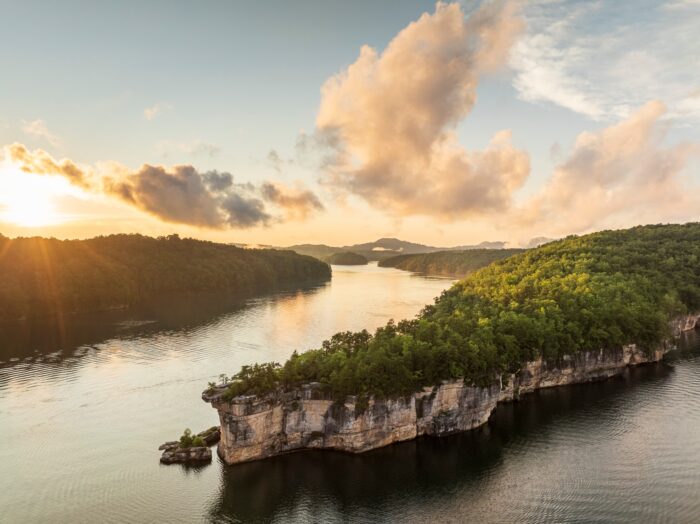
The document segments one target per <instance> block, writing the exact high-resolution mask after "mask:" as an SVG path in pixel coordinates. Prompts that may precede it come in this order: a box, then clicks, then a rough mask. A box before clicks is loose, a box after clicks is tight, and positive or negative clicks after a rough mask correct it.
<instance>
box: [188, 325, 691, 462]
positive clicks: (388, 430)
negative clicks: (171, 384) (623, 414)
mask: <svg viewBox="0 0 700 524" xmlns="http://www.w3.org/2000/svg"><path fill="white" fill-rule="evenodd" d="M699 323H700V315H688V316H684V317H681V318H678V319H675V320H674V321H672V322H671V330H672V333H673V336H674V337H678V336H680V334H681V332H683V331H689V330H692V329H695V328H696V327H697V326H698V324H699ZM671 349H673V345H672V343H671V342H670V341H667V342H664V343H663V344H661V345H660V346H659V347H658V348H656V349H655V350H653V351H650V352H645V351H642V350H641V348H639V347H637V346H636V345H635V344H631V345H628V346H624V347H622V348H618V349H610V350H599V351H589V352H581V353H577V354H574V355H569V356H566V357H563V358H562V359H560V360H558V361H556V362H547V361H543V360H542V359H539V360H536V361H533V362H528V363H527V364H526V365H524V366H523V367H522V369H521V370H520V371H519V372H518V373H514V374H512V375H509V376H504V377H498V379H497V380H494V383H493V384H491V385H490V386H487V387H475V386H468V385H465V384H464V382H463V381H462V380H454V381H445V382H443V383H442V384H441V385H439V386H434V387H426V388H424V389H423V390H422V391H419V392H417V393H414V394H412V395H409V396H406V397H403V398H395V399H382V400H378V399H377V400H375V399H370V400H369V403H366V404H365V405H364V406H362V405H358V404H357V402H356V401H357V398H356V397H352V396H351V397H348V398H347V399H346V400H345V402H344V403H339V402H336V401H334V400H332V399H330V398H327V397H325V396H324V394H323V392H322V391H321V387H320V385H319V384H308V385H305V386H304V387H302V388H299V389H298V390H293V391H278V392H275V393H272V394H269V395H266V396H264V397H257V396H253V395H251V396H242V397H236V398H234V399H231V400H225V399H224V398H223V395H224V393H225V391H226V387H225V386H222V387H217V388H212V389H210V390H207V391H205V392H204V393H203V394H202V398H203V400H205V401H206V402H208V403H211V405H212V406H213V407H214V408H215V409H217V410H218V412H219V419H220V423H221V441H220V443H219V446H218V454H219V456H220V457H221V458H222V460H224V462H226V463H227V464H236V463H239V462H247V461H251V460H258V459H262V458H266V457H271V456H274V455H278V454H281V453H286V452H290V451H296V450H303V449H335V450H341V451H347V452H352V453H359V452H364V451H368V450H371V449H375V448H379V447H383V446H386V445H389V444H392V443H394V442H401V441H405V440H411V439H414V438H416V437H418V436H420V435H433V436H441V435H449V434H451V433H456V432H460V431H467V430H470V429H474V428H477V427H479V426H481V425H482V424H484V423H486V421H487V420H488V419H489V417H490V415H491V412H492V411H493V410H494V409H495V408H496V406H497V405H498V403H499V402H508V401H512V400H516V399H518V398H519V397H520V396H521V395H524V394H527V393H531V392H533V391H536V390H538V389H542V388H548V387H554V386H562V385H568V384H578V383H583V382H591V381H596V380H604V379H606V378H609V377H613V376H616V375H620V374H622V373H623V372H624V371H625V369H627V367H628V366H635V365H639V364H645V363H652V362H658V361H660V360H661V359H663V357H664V356H665V355H666V353H668V352H669V351H670V350H671Z"/></svg>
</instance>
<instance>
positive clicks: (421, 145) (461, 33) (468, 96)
mask: <svg viewBox="0 0 700 524" xmlns="http://www.w3.org/2000/svg"><path fill="white" fill-rule="evenodd" d="M521 25H522V24H521V21H520V18H519V16H518V13H517V9H516V4H515V3H514V2H507V1H496V2H487V3H485V4H484V5H483V6H482V7H481V8H480V9H479V10H477V11H476V12H475V13H473V14H472V15H471V16H470V17H468V18H465V15H464V13H463V11H462V9H461V7H460V5H459V4H444V3H438V4H437V7H436V10H435V12H434V13H433V14H428V13H426V14H423V15H422V16H421V17H420V19H419V20H417V21H416V22H413V23H411V24H409V25H408V26H407V27H406V28H404V29H403V30H402V31H401V32H399V33H398V34H397V35H396V37H394V39H393V40H392V41H391V42H390V43H389V45H388V46H387V48H386V49H385V50H384V51H383V52H382V53H378V52H377V51H375V50H374V49H372V48H370V47H368V46H364V47H363V48H362V49H361V51H360V56H359V57H358V59H357V60H356V61H355V62H354V63H353V64H351V65H350V66H349V67H348V68H347V69H345V70H344V71H343V72H341V73H340V74H338V75H336V76H334V77H332V78H330V79H329V80H328V81H327V82H326V83H325V84H324V85H323V87H322V90H321V94H322V99H321V106H320V109H319V113H318V116H317V120H316V126H317V135H318V137H319V138H318V140H320V141H323V142H324V143H325V145H326V146H327V147H329V148H330V149H331V150H332V151H333V152H334V156H333V157H331V158H330V159H328V160H327V161H326V166H325V167H326V170H327V173H328V176H327V181H329V182H330V183H331V184H333V185H335V186H336V187H340V188H342V189H344V190H347V191H350V192H352V193H354V194H357V195H359V196H361V197H362V198H364V199H365V200H367V201H368V202H369V203H370V204H372V205H374V206H376V207H378V208H380V209H384V210H388V211H391V212H393V213H395V214H398V215H421V214H422V215H430V216H436V217H440V218H446V219H451V218H457V217H466V216H472V215H476V214H483V213H486V212H492V211H495V210H503V209H506V208H507V207H508V206H509V204H510V201H511V195H512V193H513V191H515V190H516V189H518V188H519V187H520V186H521V185H522V184H523V182H524V181H525V179H526V178H527V175H528V173H529V157H528V155H527V154H526V153H525V152H523V151H519V150H517V149H516V148H514V147H513V146H512V145H511V142H510V133H509V132H507V131H504V132H500V133H498V134H497V135H496V136H494V137H493V139H492V140H491V143H490V145H489V147H488V148H487V149H486V150H485V151H481V152H470V151H467V150H466V149H465V148H464V147H462V146H461V145H460V143H459V141H458V139H457V136H456V127H457V125H458V124H459V122H460V121H461V120H462V119H464V118H465V117H466V116H467V115H468V113H469V112H470V111H471V109H472V107H473V105H474V101H475V98H476V87H477V84H478V80H479V77H480V75H481V74H482V73H484V72H485V71H488V70H492V69H494V68H496V67H498V66H499V65H501V64H502V63H503V62H504V61H505V60H506V57H507V55H508V51H509V49H510V47H511V45H512V43H513V41H514V39H515V38H516V36H517V35H518V33H519V31H520V29H521Z"/></svg>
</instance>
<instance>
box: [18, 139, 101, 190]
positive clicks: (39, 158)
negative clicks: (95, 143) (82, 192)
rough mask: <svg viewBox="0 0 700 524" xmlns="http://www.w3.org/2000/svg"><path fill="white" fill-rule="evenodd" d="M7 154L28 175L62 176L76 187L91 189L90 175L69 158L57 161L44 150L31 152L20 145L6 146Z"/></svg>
mask: <svg viewBox="0 0 700 524" xmlns="http://www.w3.org/2000/svg"><path fill="white" fill-rule="evenodd" d="M5 154H6V155H7V157H8V158H10V159H11V160H13V161H14V162H16V163H18V164H19V166H20V169H21V170H22V171H24V172H26V173H36V174H38V175H62V176H64V177H66V178H67V179H68V180H69V181H70V182H71V183H72V184H74V185H76V186H79V187H82V188H84V189H85V188H89V187H90V180H89V178H90V177H89V174H88V173H87V172H86V171H85V170H84V169H83V168H81V167H80V166H78V165H77V164H75V163H74V162H73V161H72V160H69V159H67V158H64V159H62V160H55V159H54V158H53V157H52V156H51V155H49V154H48V153H47V152H46V151H44V150H42V149H36V150H35V151H29V150H28V149H27V148H26V146H24V145H23V144H18V143H15V144H11V145H9V146H6V147H5Z"/></svg>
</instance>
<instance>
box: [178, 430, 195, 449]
mask: <svg viewBox="0 0 700 524" xmlns="http://www.w3.org/2000/svg"><path fill="white" fill-rule="evenodd" d="M195 438H197V437H195ZM193 440H194V439H193V438H192V430H191V429H190V428H186V429H185V431H183V432H182V436H181V437H180V447H181V448H191V447H192V442H193Z"/></svg>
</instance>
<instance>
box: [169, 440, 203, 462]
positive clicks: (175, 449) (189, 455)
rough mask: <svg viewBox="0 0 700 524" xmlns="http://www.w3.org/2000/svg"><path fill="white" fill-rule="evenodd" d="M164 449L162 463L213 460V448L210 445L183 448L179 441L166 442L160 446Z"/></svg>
mask: <svg viewBox="0 0 700 524" xmlns="http://www.w3.org/2000/svg"><path fill="white" fill-rule="evenodd" d="M158 449H159V450H163V454H162V455H161V457H160V461H161V463H162V464H201V463H204V462H211V450H210V449H209V448H208V447H197V448H181V447H180V443H179V442H166V443H165V444H163V445H162V446H160V447H159V448H158Z"/></svg>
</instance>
